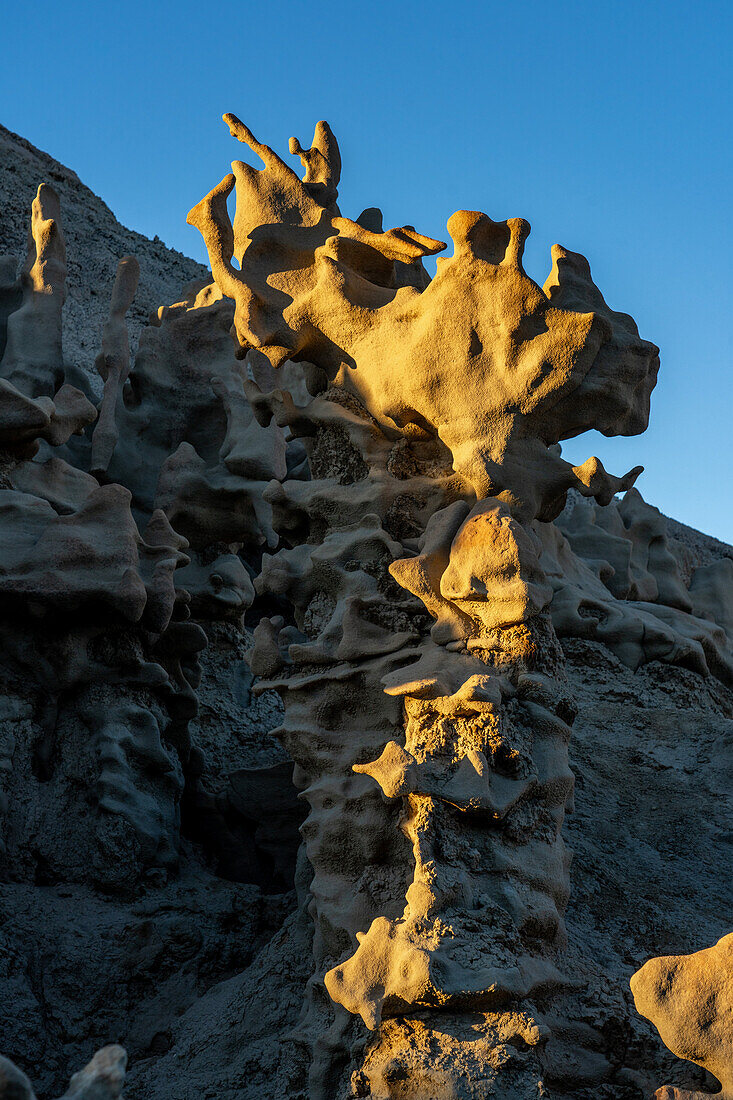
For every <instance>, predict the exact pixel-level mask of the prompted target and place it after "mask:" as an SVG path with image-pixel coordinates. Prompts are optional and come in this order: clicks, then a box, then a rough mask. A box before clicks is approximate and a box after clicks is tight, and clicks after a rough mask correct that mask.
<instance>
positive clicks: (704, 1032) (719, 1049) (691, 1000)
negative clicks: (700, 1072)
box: [631, 933, 733, 1100]
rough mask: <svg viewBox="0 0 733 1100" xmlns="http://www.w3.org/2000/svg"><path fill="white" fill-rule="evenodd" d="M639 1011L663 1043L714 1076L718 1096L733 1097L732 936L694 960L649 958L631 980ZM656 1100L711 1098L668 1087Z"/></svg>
mask: <svg viewBox="0 0 733 1100" xmlns="http://www.w3.org/2000/svg"><path fill="white" fill-rule="evenodd" d="M631 990H632V993H633V994H634V1001H635V1002H636V1007H637V1009H638V1010H639V1012H641V1014H642V1016H646V1017H647V1018H648V1019H650V1020H651V1021H652V1023H653V1024H654V1025H655V1027H656V1028H657V1030H658V1031H659V1034H660V1035H661V1037H662V1039H663V1041H664V1042H665V1044H666V1045H667V1046H668V1047H669V1048H670V1050H671V1051H672V1052H673V1053H674V1054H676V1055H677V1056H678V1057H679V1058H687V1059H688V1060H689V1061H691V1062H695V1064H696V1065H698V1066H702V1067H703V1068H704V1069H706V1070H708V1071H709V1072H710V1073H712V1074H713V1076H714V1077H716V1078H717V1080H718V1081H719V1083H720V1091H719V1092H716V1093H715V1095H716V1096H719V1097H720V1100H730V1097H733V933H732V934H731V935H728V936H723V938H722V939H721V940H719V942H718V943H716V944H715V946H714V947H709V948H707V949H706V950H704V951H697V952H696V953H695V954H694V955H671V956H668V957H666V958H662V959H650V960H649V962H648V963H646V964H645V965H644V966H643V967H642V968H641V970H639V971H638V972H637V973H636V974H634V976H633V978H632V979H631ZM654 1095H655V1097H656V1098H657V1100H701V1097H703V1096H709V1095H710V1093H707V1092H705V1093H703V1092H698V1091H695V1092H690V1091H688V1090H686V1089H678V1088H673V1087H670V1086H665V1087H663V1088H661V1089H658V1090H657V1092H655V1094H654Z"/></svg>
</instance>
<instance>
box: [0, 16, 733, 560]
mask: <svg viewBox="0 0 733 1100" xmlns="http://www.w3.org/2000/svg"><path fill="white" fill-rule="evenodd" d="M732 41H733V4H732V3H731V0H698V2H696V3H681V2H679V0H667V2H659V0H652V2H646V0H636V2H630V0H616V2H610V0H606V2H605V3H603V2H594V0H583V2H582V3H576V2H569V3H563V2H555V3H550V2H544V3H539V2H536V0H514V2H509V0H506V2H504V3H496V2H494V0H485V2H483V3H471V2H468V0H452V2H443V3H436V2H435V0H422V2H421V3H412V2H409V3H402V2H400V0H394V2H391V3H385V2H384V0H369V2H362V3H349V2H346V0H344V2H342V3H334V2H332V0H310V2H309V3H296V2H294V0H259V2H258V3H256V4H255V3H251V2H249V0H240V2H238V3H224V4H222V3H202V2H201V0H198V2H195V3H194V2H191V0H178V2H177V3H170V2H168V0H148V2H146V3H142V2H140V0H127V2H126V3H122V4H108V3H103V2H98V3H94V4H93V3H89V2H74V0H63V2H61V3H59V2H58V0H56V2H54V3H48V2H46V0H33V2H32V3H14V4H8V5H5V6H4V10H3V15H2V37H1V38H0V93H1V94H0V105H1V111H0V121H2V122H3V123H4V124H5V125H6V126H8V127H9V128H10V129H11V130H15V131H16V132H18V133H20V134H22V135H23V136H24V137H26V138H28V139H29V140H30V141H31V142H33V143H34V144H35V145H37V146H39V147H40V148H41V149H44V150H46V151H47V152H49V153H51V154H52V155H53V156H54V157H56V158H57V159H58V160H60V161H62V162H64V163H65V164H67V165H68V166H69V167H71V168H73V169H74V170H75V171H76V172H77V173H78V175H79V176H80V177H81V179H82V180H83V181H84V182H85V183H86V184H87V185H88V186H90V187H91V188H92V189H93V190H95V191H96V192H97V193H98V194H99V195H101V196H102V198H103V199H104V200H105V201H106V202H107V203H108V205H109V206H110V207H111V208H112V210H113V211H114V212H115V214H116V215H117V217H118V218H119V219H120V221H122V222H123V223H124V224H126V225H128V226H130V227H132V228H134V229H137V230H140V231H141V232H143V233H146V234H147V235H149V236H153V235H154V234H156V233H157V234H158V236H159V237H161V238H162V239H163V240H164V241H165V242H166V244H169V245H172V246H174V247H176V248H178V249H180V250H181V251H183V252H187V253H188V254H189V255H191V256H195V257H197V258H199V259H202V260H205V252H204V250H203V248H202V245H201V241H200V238H199V236H198V233H197V232H196V230H194V229H192V228H190V227H188V226H187V225H186V224H185V220H186V213H187V211H188V210H189V208H190V207H191V206H193V205H194V203H196V202H197V201H198V200H199V199H200V198H201V197H202V196H203V195H204V194H205V193H206V192H207V191H208V190H210V188H211V187H212V186H213V185H214V184H215V183H217V182H218V181H219V180H220V179H221V178H222V176H223V175H225V173H226V172H227V171H228V170H229V162H230V161H231V160H232V159H235V158H240V157H242V156H243V155H244V154H245V150H244V147H243V146H241V145H238V144H237V143H236V142H235V141H234V139H233V138H231V137H230V136H229V133H228V130H227V128H226V127H225V126H224V124H223V123H222V122H221V114H222V112H224V111H233V112H234V113H235V114H237V115H239V116H240V118H242V119H243V120H244V121H246V122H247V124H248V125H249V126H250V128H251V129H252V130H253V131H254V133H255V134H256V136H257V137H258V138H260V140H262V141H265V142H266V143H267V144H269V145H272V146H273V147H274V148H275V149H277V150H278V151H279V152H281V153H282V154H283V155H287V141H288V137H289V136H290V135H291V134H295V135H297V137H298V138H299V139H300V140H301V142H302V143H303V144H304V145H309V144H310V139H311V137H312V134H313V126H314V124H315V122H316V121H317V120H318V119H320V118H325V119H327V120H328V121H329V122H330V124H331V126H332V127H333V129H334V131H335V133H336V135H337V137H338V139H339V143H340V145H341V151H342V155H343V160H344V171H343V176H342V181H341V188H340V200H339V201H340V205H341V209H342V211H343V213H345V214H348V215H350V216H352V217H356V216H357V215H358V214H359V212H360V211H361V210H362V209H363V208H364V207H366V206H381V207H382V209H383V211H384V214H385V227H387V226H390V225H403V224H412V225H415V226H416V227H417V228H418V229H419V230H420V231H421V232H423V233H426V234H428V235H429V236H433V237H439V238H441V239H446V237H445V223H446V221H447V219H448V217H449V216H450V215H451V213H453V211H454V210H457V209H461V208H467V209H479V210H483V211H485V212H486V213H488V214H490V215H491V217H492V218H495V219H499V218H507V217H513V216H521V217H525V218H527V219H528V220H529V221H530V222H531V224H532V227H533V231H532V236H531V238H530V240H529V242H528V247H527V250H526V253H525V266H526V269H527V271H528V273H529V274H531V275H532V276H533V277H534V278H535V279H536V280H537V281H538V282H539V283H540V284H542V283H543V282H544V279H545V277H546V275H547V272H548V270H549V266H550V257H549V249H550V245H551V244H553V243H554V242H555V241H558V242H560V243H561V244H563V245H565V246H566V247H568V248H570V249H573V250H574V251H578V252H582V253H583V254H584V255H586V256H587V257H588V259H589V260H590V263H591V267H592V270H593V275H594V278H595V280H596V282H597V283H598V285H599V287H600V288H601V290H602V291H603V293H604V295H605V297H606V299H607V301H608V303H609V305H611V306H612V307H613V308H615V309H621V310H624V311H626V312H629V313H631V314H633V316H634V317H635V319H636V320H637V322H638V324H639V329H640V332H641V335H642V336H644V337H646V338H648V339H650V340H653V341H654V342H655V343H657V344H659V346H660V347H661V356H662V370H661V372H660V376H659V383H658V386H657V389H656V391H655V393H654V395H653V398H652V419H651V425H650V427H649V430H648V432H647V433H646V435H644V436H640V437H637V438H631V439H611V440H606V439H603V438H602V437H601V436H598V435H597V434H596V433H590V434H589V435H586V436H582V437H580V438H579V439H577V440H574V441H572V442H570V443H568V444H566V445H565V446H564V453H565V455H566V457H569V458H571V459H572V460H573V461H574V462H578V461H582V460H584V459H585V458H586V457H587V456H588V455H589V454H591V453H595V454H597V455H598V456H599V457H600V458H601V459H602V461H603V462H604V464H605V465H606V467H607V469H609V470H611V471H613V472H615V473H623V472H624V471H625V470H626V469H628V468H629V467H631V466H634V465H637V464H643V465H644V466H645V467H646V472H645V473H644V474H643V475H642V477H641V479H640V481H639V483H638V484H639V488H640V489H641V491H642V493H643V494H644V496H645V497H646V499H648V500H650V501H651V502H652V503H654V504H656V505H657V506H658V507H659V508H661V509H662V510H663V511H664V512H666V513H667V514H668V515H673V516H675V517H677V518H679V519H681V520H683V521H685V522H687V523H689V524H691V525H692V526H695V527H698V528H700V529H701V530H703V531H706V532H707V533H709V534H713V535H716V536H717V537H719V538H722V539H724V540H726V541H729V542H733V508H732V504H733V491H732V489H731V475H732V473H733V443H732V442H731V439H732V436H733V408H732V402H731V395H732V393H733V385H732V384H731V359H732V355H731V350H732V348H731V344H732V341H731V331H732V323H731V320H730V317H729V308H728V303H729V299H730V283H731V274H732V273H731V256H732V255H733V248H732V245H733V241H732V240H731V236H732V234H731V214H730V210H731V196H732V195H733V185H732V177H731V163H732V161H733V154H732V152H731V131H732V130H733V118H732V117H731V116H732V114H733V112H732V111H731V104H732V99H733V97H732V94H731V75H730V72H731V67H732V64H733V57H732V55H733V46H732ZM295 163H296V164H297V163H298V162H297V161H296V162H295ZM0 217H2V211H1V210H0Z"/></svg>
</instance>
